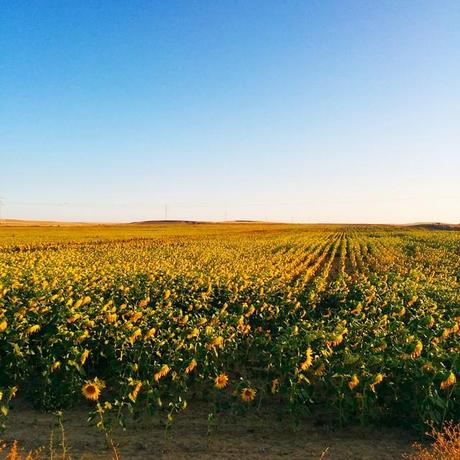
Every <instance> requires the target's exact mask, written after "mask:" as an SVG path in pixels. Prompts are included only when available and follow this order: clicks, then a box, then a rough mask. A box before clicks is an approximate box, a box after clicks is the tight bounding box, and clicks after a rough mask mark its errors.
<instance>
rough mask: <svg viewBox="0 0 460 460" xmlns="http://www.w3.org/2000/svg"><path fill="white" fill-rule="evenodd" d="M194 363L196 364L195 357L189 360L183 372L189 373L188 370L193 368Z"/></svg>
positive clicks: (190, 370)
mask: <svg viewBox="0 0 460 460" xmlns="http://www.w3.org/2000/svg"><path fill="white" fill-rule="evenodd" d="M196 365H197V362H196V360H195V359H192V360H191V361H190V364H189V365H188V366H187V367H186V368H185V373H186V374H190V372H192V371H193V369H195V367H196Z"/></svg>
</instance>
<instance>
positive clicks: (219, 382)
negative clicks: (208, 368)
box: [214, 374, 228, 390]
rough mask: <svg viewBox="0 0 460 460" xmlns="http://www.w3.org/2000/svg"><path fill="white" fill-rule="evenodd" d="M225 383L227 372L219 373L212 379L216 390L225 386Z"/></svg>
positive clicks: (226, 381) (226, 382) (226, 383)
mask: <svg viewBox="0 0 460 460" xmlns="http://www.w3.org/2000/svg"><path fill="white" fill-rule="evenodd" d="M227 385H228V375H227V374H219V375H218V376H217V377H216V378H215V379H214V386H215V387H216V388H217V389H218V390H221V389H222V388H225V387H226V386H227Z"/></svg>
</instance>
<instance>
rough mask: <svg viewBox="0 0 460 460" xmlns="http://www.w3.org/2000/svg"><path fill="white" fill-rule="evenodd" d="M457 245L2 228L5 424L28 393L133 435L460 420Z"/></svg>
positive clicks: (420, 240)
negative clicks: (266, 413) (278, 413)
mask: <svg viewBox="0 0 460 460" xmlns="http://www.w3.org/2000/svg"><path fill="white" fill-rule="evenodd" d="M459 281H460V232H457V231H437V230H427V229H423V228H410V227H389V226H388V227H384V226H338V225H336V226H332V225H330V226H327V225H322V226H321V225H309V226H303V225H275V224H273V225H269V224H200V225H185V224H177V225H144V226H142V225H119V226H78V227H62V228H60V227H35V228H34V227H14V226H11V227H0V362H1V366H0V387H1V388H0V403H1V417H2V423H6V424H7V423H8V412H9V410H10V407H11V406H12V405H14V402H15V401H16V400H17V399H18V398H19V399H23V400H25V401H28V402H29V403H31V404H33V405H34V406H36V407H38V408H41V409H46V410H57V409H66V408H68V407H71V406H74V407H75V406H77V407H83V408H86V409H87V410H88V411H90V412H92V415H93V417H94V418H95V419H96V420H97V419H98V417H101V420H102V417H104V418H105V420H106V419H114V420H115V419H116V420H118V421H119V422H120V423H126V421H127V420H128V419H129V417H130V416H131V414H148V413H153V414H155V415H158V414H160V415H161V416H163V417H164V419H165V420H166V423H174V419H175V417H176V416H177V415H178V414H180V413H181V412H182V411H183V410H185V409H186V408H187V407H190V406H193V405H194V404H195V403H197V402H200V401H208V402H211V403H212V404H213V405H214V407H215V411H216V412H219V411H224V410H225V411H230V412H232V413H233V414H237V415H242V414H247V413H250V412H251V411H256V410H259V409H260V408H261V407H262V408H263V407H264V406H270V405H272V404H276V405H277V406H278V407H281V408H282V409H283V410H284V411H286V413H289V414H291V415H293V416H299V417H300V416H305V415H309V416H311V417H313V418H315V417H327V419H328V420H330V421H331V422H332V423H336V424H340V425H343V424H352V423H362V424H371V423H381V422H385V423H392V424H399V423H408V424H410V425H413V426H421V425H422V424H423V423H424V422H426V421H428V420H431V421H433V422H434V423H436V424H441V423H442V422H443V421H445V420H448V419H453V418H455V417H456V416H457V417H458V414H459V413H460V403H459V398H458V396H459V386H458V384H457V379H458V378H459V376H460V356H459V344H460V330H459V324H460V284H459Z"/></svg>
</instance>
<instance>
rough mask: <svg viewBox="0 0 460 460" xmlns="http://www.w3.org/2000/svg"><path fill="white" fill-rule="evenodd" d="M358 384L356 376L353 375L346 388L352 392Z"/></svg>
mask: <svg viewBox="0 0 460 460" xmlns="http://www.w3.org/2000/svg"><path fill="white" fill-rule="evenodd" d="M358 384H359V378H358V376H357V375H356V374H354V375H353V377H352V378H351V379H350V381H349V382H348V387H349V388H350V390H353V388H355V387H356V385H358Z"/></svg>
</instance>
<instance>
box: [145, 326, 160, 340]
mask: <svg viewBox="0 0 460 460" xmlns="http://www.w3.org/2000/svg"><path fill="white" fill-rule="evenodd" d="M156 332H157V330H156V329H155V328H154V327H152V328H151V329H149V330H148V331H147V332H146V334H145V335H144V340H150V339H151V338H152V337H153V336H154V335H155V333H156Z"/></svg>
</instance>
